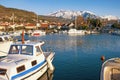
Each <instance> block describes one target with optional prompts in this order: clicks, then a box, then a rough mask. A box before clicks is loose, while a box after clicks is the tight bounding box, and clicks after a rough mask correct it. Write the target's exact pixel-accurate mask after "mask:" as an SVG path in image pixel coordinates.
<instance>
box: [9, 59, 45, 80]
mask: <svg viewBox="0 0 120 80" xmlns="http://www.w3.org/2000/svg"><path fill="white" fill-rule="evenodd" d="M45 62H46V60H44V61H42V62H41V63H39V64H37V65H35V66H33V67H32V68H30V69H28V70H26V71H24V72H21V73H19V74H17V75H14V76H12V78H11V80H14V79H16V78H18V77H21V76H24V75H25V74H28V73H30V72H32V71H34V70H36V69H38V68H39V67H40V66H42V65H43V64H44V63H45Z"/></svg>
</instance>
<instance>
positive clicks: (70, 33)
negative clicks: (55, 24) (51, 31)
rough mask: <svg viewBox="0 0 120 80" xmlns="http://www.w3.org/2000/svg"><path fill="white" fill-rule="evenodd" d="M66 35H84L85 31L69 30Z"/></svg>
mask: <svg viewBox="0 0 120 80" xmlns="http://www.w3.org/2000/svg"><path fill="white" fill-rule="evenodd" d="M68 34H69V35H72V34H74V35H85V34H86V31H85V30H76V29H70V30H68Z"/></svg>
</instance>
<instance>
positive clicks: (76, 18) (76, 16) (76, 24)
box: [75, 16, 77, 29]
mask: <svg viewBox="0 0 120 80" xmlns="http://www.w3.org/2000/svg"><path fill="white" fill-rule="evenodd" d="M76 28H77V16H76V17H75V29H76Z"/></svg>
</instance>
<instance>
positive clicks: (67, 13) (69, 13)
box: [48, 10, 120, 20]
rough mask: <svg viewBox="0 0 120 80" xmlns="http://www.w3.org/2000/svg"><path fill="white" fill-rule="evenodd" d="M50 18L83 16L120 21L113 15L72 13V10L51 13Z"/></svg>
mask: <svg viewBox="0 0 120 80" xmlns="http://www.w3.org/2000/svg"><path fill="white" fill-rule="evenodd" d="M48 16H54V17H60V18H67V19H75V17H76V16H82V17H84V18H88V17H89V18H95V19H96V18H100V19H108V20H119V19H120V18H118V17H116V16H112V15H107V16H97V15H96V14H95V13H93V12H90V11H71V10H59V11H57V12H53V13H50V14H49V15H48Z"/></svg>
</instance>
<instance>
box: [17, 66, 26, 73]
mask: <svg viewBox="0 0 120 80" xmlns="http://www.w3.org/2000/svg"><path fill="white" fill-rule="evenodd" d="M24 70H25V65H22V66H20V67H18V68H17V73H19V72H21V71H24Z"/></svg>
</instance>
